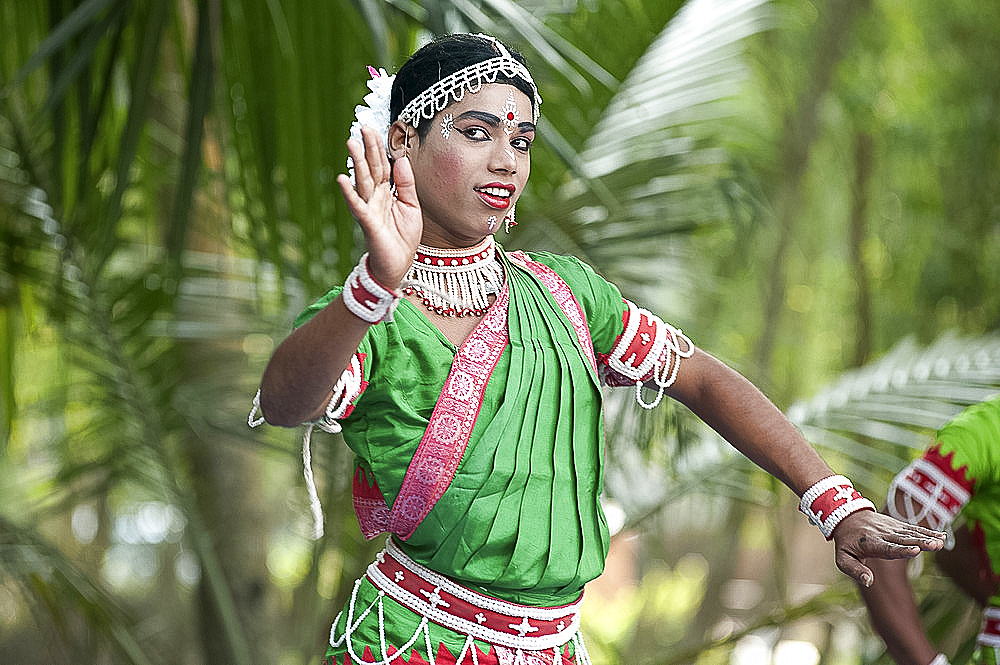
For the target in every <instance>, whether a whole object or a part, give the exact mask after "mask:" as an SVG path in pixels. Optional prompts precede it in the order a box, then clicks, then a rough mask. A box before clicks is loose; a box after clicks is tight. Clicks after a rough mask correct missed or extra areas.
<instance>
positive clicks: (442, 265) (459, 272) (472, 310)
mask: <svg viewBox="0 0 1000 665" xmlns="http://www.w3.org/2000/svg"><path fill="white" fill-rule="evenodd" d="M502 286H503V266H502V265H501V263H500V262H499V261H497V257H496V243H495V242H494V240H493V236H487V237H486V239H485V240H483V241H482V242H481V243H479V244H478V245H476V246H475V247H468V248H464V249H439V248H437V247H427V246H426V245H420V246H418V247H417V253H416V256H414V258H413V265H412V266H410V270H409V272H407V273H406V277H405V278H404V279H403V284H402V287H403V293H405V294H407V295H412V294H416V295H417V296H419V297H420V298H422V299H423V303H424V306H425V307H426V308H427V309H428V310H430V311H432V312H436V313H437V314H441V315H443V316H482V315H483V314H485V313H486V310H487V308H489V306H490V301H489V296H490V295H491V294H495V293H498V292H499V291H500V288H501V287H502Z"/></svg>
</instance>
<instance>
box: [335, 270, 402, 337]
mask: <svg viewBox="0 0 1000 665" xmlns="http://www.w3.org/2000/svg"><path fill="white" fill-rule="evenodd" d="M341 295H342V297H343V299H344V305H346V306H347V309H348V310H350V312H351V314H353V315H354V316H356V317H358V318H359V319H362V320H363V321H367V322H368V323H378V322H380V321H392V313H393V312H394V311H395V310H396V305H397V304H399V299H400V297H402V294H401V293H400V292H399V291H390V290H389V289H387V288H385V287H384V286H382V285H381V284H379V283H378V282H376V281H375V278H374V277H372V274H371V271H370V270H368V254H364V255H363V256H362V257H361V260H360V261H359V262H358V265H356V266H355V267H354V270H352V271H351V274H350V275H348V276H347V281H346V282H344V292H343V293H342V294H341Z"/></svg>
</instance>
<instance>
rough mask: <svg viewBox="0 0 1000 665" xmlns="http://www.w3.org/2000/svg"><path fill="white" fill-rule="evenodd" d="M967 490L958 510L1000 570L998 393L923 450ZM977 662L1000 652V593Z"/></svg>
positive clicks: (984, 629)
mask: <svg viewBox="0 0 1000 665" xmlns="http://www.w3.org/2000/svg"><path fill="white" fill-rule="evenodd" d="M924 459H926V460H930V461H932V463H934V464H935V465H936V466H938V467H939V468H941V469H942V470H944V471H945V472H946V473H947V474H948V475H949V476H950V477H951V478H952V479H953V480H955V482H957V483H959V484H960V485H961V486H963V487H964V488H966V489H967V490H968V492H969V495H968V496H969V498H968V502H967V503H966V504H965V505H964V506H963V507H962V508H961V512H960V514H961V515H962V516H963V517H964V518H965V519H966V521H967V522H968V523H969V526H970V528H971V529H972V531H973V534H974V537H975V538H976V540H977V542H978V543H979V544H980V545H982V547H983V551H984V552H985V554H986V555H987V556H988V558H989V565H990V567H991V568H992V572H993V574H994V575H1000V397H996V398H994V399H992V400H988V401H985V402H981V403H979V404H974V405H973V406H971V407H969V408H967V409H965V410H964V411H963V412H962V413H960V414H959V415H958V416H956V417H955V418H954V419H953V420H952V421H951V422H949V423H948V424H947V425H945V426H944V427H943V428H941V431H940V432H938V435H937V443H936V444H935V446H934V447H933V448H932V449H930V450H929V451H928V452H927V453H926V454H925V455H924ZM979 644H980V651H981V653H980V654H978V655H977V662H983V663H986V662H989V663H995V662H996V661H997V654H998V653H1000V592H998V593H995V594H994V595H993V596H992V597H991V598H990V600H989V606H988V607H987V608H986V611H985V612H984V620H983V627H982V632H981V633H980V636H979Z"/></svg>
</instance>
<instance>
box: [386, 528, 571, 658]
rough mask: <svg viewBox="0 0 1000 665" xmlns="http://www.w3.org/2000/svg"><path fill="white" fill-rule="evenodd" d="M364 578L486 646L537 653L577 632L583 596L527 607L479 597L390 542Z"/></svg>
mask: <svg viewBox="0 0 1000 665" xmlns="http://www.w3.org/2000/svg"><path fill="white" fill-rule="evenodd" d="M368 579H369V580H370V581H371V582H372V584H374V585H375V586H376V587H377V588H378V589H380V590H381V591H384V592H385V594H386V595H387V596H389V597H390V598H392V599H393V600H395V601H396V602H397V603H399V604H401V605H403V606H404V607H407V608H409V609H410V610H412V611H413V612H416V613H417V614H419V615H421V616H424V617H426V618H427V619H429V620H430V621H433V622H434V623H436V624H439V625H441V626H444V627H445V628H448V629H451V630H454V631H456V632H459V633H464V634H465V635H469V636H471V637H474V638H476V639H478V640H482V641H484V642H488V643H490V644H498V645H500V646H505V647H509V648H511V649H522V650H525V651H541V650H543V649H552V648H555V647H560V646H562V645H564V644H566V643H567V642H569V641H570V640H571V639H573V636H574V635H575V634H576V633H577V631H578V630H579V628H580V606H581V605H582V603H583V594H582V593H581V594H580V597H579V598H577V599H576V601H575V602H574V603H572V604H569V605H562V606H559V607H531V606H528V605H518V604H516V603H509V602H507V601H504V600H500V599H497V598H492V597H490V596H484V595H483V594H480V593H476V592H475V591H473V590H471V589H467V588H465V587H463V586H461V585H459V584H456V583H455V582H453V581H451V580H450V579H448V578H447V577H445V576H443V575H440V574H438V573H435V572H434V571H433V570H429V569H427V568H425V567H423V566H421V565H420V564H418V563H417V562H415V561H413V560H412V559H410V558H409V557H408V556H406V555H405V554H404V553H403V552H402V551H400V549H399V547H398V546H396V544H395V543H394V542H393V540H392V539H391V538H389V539H388V540H387V541H386V547H385V550H383V551H382V552H380V553H379V554H378V556H377V557H376V558H375V561H374V562H373V563H372V564H371V565H370V566H368Z"/></svg>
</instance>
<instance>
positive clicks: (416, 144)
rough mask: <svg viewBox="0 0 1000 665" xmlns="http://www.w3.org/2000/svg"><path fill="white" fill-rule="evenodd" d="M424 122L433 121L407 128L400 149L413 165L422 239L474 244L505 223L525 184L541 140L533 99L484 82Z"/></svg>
mask: <svg viewBox="0 0 1000 665" xmlns="http://www.w3.org/2000/svg"><path fill="white" fill-rule="evenodd" d="M423 122H431V123H433V124H432V126H431V127H430V131H429V132H428V133H427V135H426V136H425V137H424V138H423V139H418V137H417V135H416V130H414V129H413V128H412V127H408V128H407V137H406V138H407V139H408V140H409V146H408V147H406V146H405V145H404V146H403V153H402V154H408V155H409V158H410V163H411V164H412V166H413V174H414V178H415V180H416V186H417V196H418V198H419V199H420V206H421V211H422V213H423V218H424V230H423V239H422V242H423V243H424V244H426V245H431V246H436V247H469V246H472V245H474V244H476V243H478V242H479V241H480V240H482V239H483V238H485V237H486V236H487V235H489V234H491V233H493V232H494V231H496V230H497V228H498V227H499V226H500V225H501V224H503V219H504V216H505V215H508V214H510V213H511V212H513V209H514V203H515V202H516V201H517V199H518V197H519V196H520V195H521V192H522V191H523V190H524V185H525V183H526V182H527V180H528V172H529V171H530V169H531V157H530V154H529V149H530V147H531V142H532V141H533V140H534V138H535V125H534V123H533V122H532V107H531V100H530V99H529V98H528V96H527V95H525V94H524V93H523V92H521V91H520V90H518V89H517V88H516V87H514V86H512V85H507V84H501V83H492V84H486V85H484V86H483V87H482V88H481V89H480V90H479V92H477V93H474V94H472V93H466V95H465V96H464V97H463V98H462V100H461V101H459V102H455V103H453V104H451V105H450V106H448V107H447V108H445V109H444V110H442V111H440V112H438V114H437V115H435V116H434V118H433V120H431V121H428V120H423ZM394 156H399V152H397V153H396V154H395V155H394Z"/></svg>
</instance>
